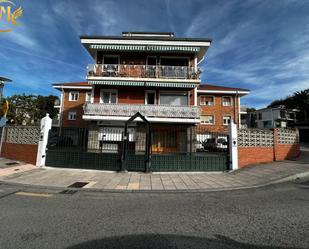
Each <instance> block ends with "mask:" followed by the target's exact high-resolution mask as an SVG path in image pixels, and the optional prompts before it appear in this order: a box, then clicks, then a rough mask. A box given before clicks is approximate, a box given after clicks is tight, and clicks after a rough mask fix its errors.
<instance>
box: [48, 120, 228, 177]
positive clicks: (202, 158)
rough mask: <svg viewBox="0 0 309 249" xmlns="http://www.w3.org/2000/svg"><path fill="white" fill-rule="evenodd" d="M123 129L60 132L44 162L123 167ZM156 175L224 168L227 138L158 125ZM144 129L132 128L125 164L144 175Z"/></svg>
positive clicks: (153, 145)
mask: <svg viewBox="0 0 309 249" xmlns="http://www.w3.org/2000/svg"><path fill="white" fill-rule="evenodd" d="M123 134H124V127H95V128H59V127H57V128H56V127H54V128H53V129H52V130H51V131H50V133H49V140H48V146H47V147H48V150H47V157H46V164H47V165H50V166H58V167H81V168H99V169H106V170H120V169H121V155H122V149H123V148H124V147H123ZM150 139H151V143H150V146H151V148H150V150H151V154H152V156H151V164H152V168H151V170H152V171H160V170H162V171H175V170H179V171H190V170H201V171H205V170H225V169H227V167H228V166H227V165H228V161H229V158H228V136H227V134H222V133H211V132H209V131H207V130H205V129H198V128H196V127H192V126H188V125H182V126H181V125H179V126H174V125H156V126H153V127H152V128H151V132H150ZM146 145H147V142H146V127H145V125H142V124H138V125H133V126H130V127H129V128H128V145H127V146H126V147H125V148H126V152H127V153H126V154H127V157H126V165H127V169H128V170H138V171H143V170H144V169H145V155H146V149H147V148H146Z"/></svg>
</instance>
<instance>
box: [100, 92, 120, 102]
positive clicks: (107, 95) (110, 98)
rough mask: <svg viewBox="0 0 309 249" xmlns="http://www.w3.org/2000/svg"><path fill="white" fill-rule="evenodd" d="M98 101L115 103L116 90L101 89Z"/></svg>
mask: <svg viewBox="0 0 309 249" xmlns="http://www.w3.org/2000/svg"><path fill="white" fill-rule="evenodd" d="M100 103H104V104H116V103H117V90H105V89H104V90H102V91H101V99H100Z"/></svg>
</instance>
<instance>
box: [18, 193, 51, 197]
mask: <svg viewBox="0 0 309 249" xmlns="http://www.w3.org/2000/svg"><path fill="white" fill-rule="evenodd" d="M15 195H22V196H34V197H51V196H53V194H46V193H31V192H16V193H15Z"/></svg>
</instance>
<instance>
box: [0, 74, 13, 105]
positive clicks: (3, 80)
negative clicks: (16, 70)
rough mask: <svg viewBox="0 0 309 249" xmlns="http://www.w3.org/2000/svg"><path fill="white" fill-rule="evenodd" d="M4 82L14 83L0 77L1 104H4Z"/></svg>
mask: <svg viewBox="0 0 309 249" xmlns="http://www.w3.org/2000/svg"><path fill="white" fill-rule="evenodd" d="M4 82H12V80H10V79H8V78H4V77H1V76H0V104H1V103H2V99H3V87H4Z"/></svg>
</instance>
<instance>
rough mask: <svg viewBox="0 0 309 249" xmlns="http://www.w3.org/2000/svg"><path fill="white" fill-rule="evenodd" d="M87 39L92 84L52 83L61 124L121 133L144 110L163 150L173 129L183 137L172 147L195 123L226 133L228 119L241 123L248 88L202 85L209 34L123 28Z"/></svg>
mask: <svg viewBox="0 0 309 249" xmlns="http://www.w3.org/2000/svg"><path fill="white" fill-rule="evenodd" d="M81 43H82V44H83V45H84V47H85V48H86V50H87V51H88V52H89V54H90V55H91V56H92V58H93V63H92V64H90V65H88V67H87V82H78V83H62V84H54V85H53V87H54V88H56V89H58V90H60V91H61V103H60V105H59V106H58V107H59V110H60V118H59V122H58V125H59V126H62V127H90V128H91V127H92V128H93V129H95V128H96V129H97V128H98V127H99V129H101V130H102V132H103V131H104V132H103V133H104V135H103V136H107V135H108V134H106V128H108V133H113V134H115V133H119V132H121V129H123V127H124V123H125V121H127V120H128V119H129V118H130V117H131V116H132V115H134V114H135V113H137V112H140V113H141V114H142V115H144V116H145V117H146V119H147V120H148V121H149V122H150V123H151V125H152V128H153V131H154V132H155V134H154V137H155V138H156V139H155V140H156V141H153V143H155V144H156V146H155V147H156V149H157V150H158V151H162V150H163V151H164V148H163V149H162V148H160V147H162V146H163V147H164V146H165V145H166V144H168V143H169V142H167V141H166V135H167V134H168V135H171V132H172V131H173V132H174V133H175V134H174V136H172V137H175V141H176V140H177V139H178V140H179V141H178V142H176V143H174V147H175V148H174V149H173V148H169V149H168V150H169V151H171V150H172V151H173V150H176V149H177V148H176V147H177V146H180V144H184V143H182V142H181V141H182V137H185V138H186V139H187V134H186V129H187V128H189V127H192V126H196V125H200V126H203V127H207V129H208V130H209V131H220V132H226V131H227V125H228V123H229V122H230V120H233V121H234V122H238V121H239V98H240V97H241V96H243V95H245V94H248V93H249V91H248V90H245V89H237V88H227V87H218V86H212V85H201V86H200V84H201V79H200V74H201V70H200V69H199V68H198V64H199V62H201V61H202V60H203V58H204V57H205V54H206V52H207V50H208V48H209V46H210V44H211V40H210V39H188V38H176V37H175V36H174V34H173V33H139V32H124V33H123V34H122V36H116V37H115V36H112V37H111V36H82V37H81ZM136 126H137V127H138V126H139V122H137V123H136ZM174 128H175V129H174ZM176 128H177V129H176ZM176 138H177V139H176ZM157 140H158V141H157ZM183 140H184V139H183ZM153 148H154V147H153Z"/></svg>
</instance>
